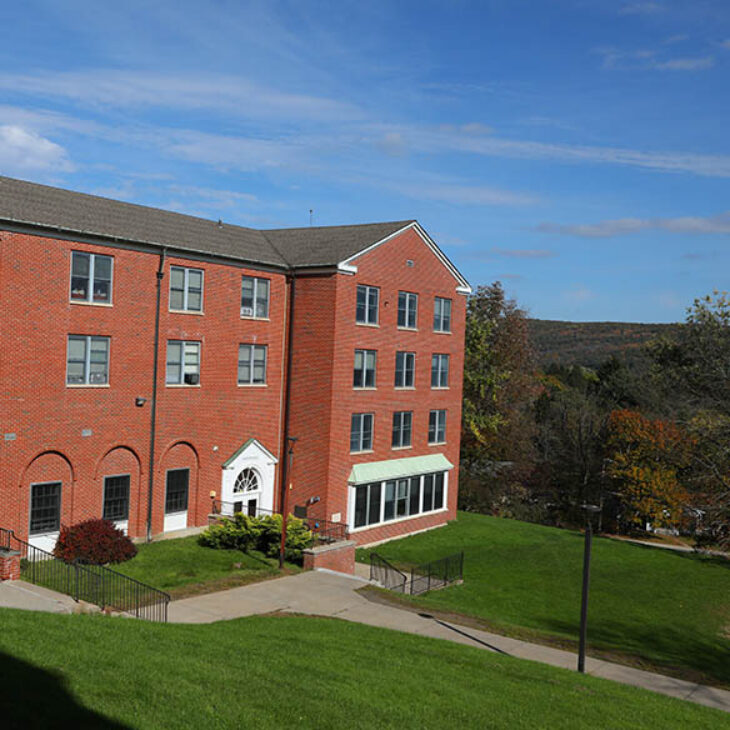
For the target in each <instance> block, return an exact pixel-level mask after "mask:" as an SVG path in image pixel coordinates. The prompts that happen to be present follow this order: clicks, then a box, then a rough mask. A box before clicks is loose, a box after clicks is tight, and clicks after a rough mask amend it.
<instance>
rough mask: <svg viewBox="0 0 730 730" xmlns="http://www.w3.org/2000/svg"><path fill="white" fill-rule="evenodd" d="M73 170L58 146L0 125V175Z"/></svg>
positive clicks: (62, 150) (27, 132) (36, 136)
mask: <svg viewBox="0 0 730 730" xmlns="http://www.w3.org/2000/svg"><path fill="white" fill-rule="evenodd" d="M73 169H74V168H73V165H72V164H71V162H70V161H69V159H68V155H67V153H66V150H64V148H63V147H61V146H60V145H58V144H56V143H55V142H51V140H49V139H46V138H45V137H41V136H40V135H39V134H37V133H36V132H33V131H32V130H28V129H24V128H23V127H20V126H16V125H8V124H6V125H0V170H2V171H3V172H5V173H8V172H10V173H18V172H35V171H40V170H43V171H46V170H50V171H53V172H70V171H72V170H73Z"/></svg>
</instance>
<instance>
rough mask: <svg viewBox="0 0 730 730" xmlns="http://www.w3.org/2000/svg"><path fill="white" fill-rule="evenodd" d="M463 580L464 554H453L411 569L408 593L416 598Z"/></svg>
mask: <svg viewBox="0 0 730 730" xmlns="http://www.w3.org/2000/svg"><path fill="white" fill-rule="evenodd" d="M463 578H464V553H463V552H460V553H455V554H454V555H448V556H446V557H445V558H439V559H438V560H432V561H431V562H430V563H424V564H423V565H418V566H416V567H415V568H413V569H412V570H411V580H410V582H409V585H408V587H409V589H410V590H409V591H408V592H409V593H410V594H411V595H412V596H416V595H418V594H419V593H425V592H426V591H432V590H434V589H436V588H443V587H444V586H447V585H449V584H451V583H454V582H455V581H457V580H463Z"/></svg>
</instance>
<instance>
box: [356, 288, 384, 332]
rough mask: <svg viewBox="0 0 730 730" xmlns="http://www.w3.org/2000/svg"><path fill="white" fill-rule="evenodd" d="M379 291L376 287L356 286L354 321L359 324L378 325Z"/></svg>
mask: <svg viewBox="0 0 730 730" xmlns="http://www.w3.org/2000/svg"><path fill="white" fill-rule="evenodd" d="M379 299H380V289H378V288H377V287H376V286H363V285H362V284H358V286H357V305H356V307H355V321H356V322H359V323H360V324H377V323H378V300H379Z"/></svg>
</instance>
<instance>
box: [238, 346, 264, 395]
mask: <svg viewBox="0 0 730 730" xmlns="http://www.w3.org/2000/svg"><path fill="white" fill-rule="evenodd" d="M266 349H267V348H266V345H239V346H238V384H239V385H264V384H265V383H266Z"/></svg>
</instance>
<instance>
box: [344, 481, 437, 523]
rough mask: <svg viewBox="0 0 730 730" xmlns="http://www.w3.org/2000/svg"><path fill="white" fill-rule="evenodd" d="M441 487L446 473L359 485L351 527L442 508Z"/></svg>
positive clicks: (404, 517)
mask: <svg viewBox="0 0 730 730" xmlns="http://www.w3.org/2000/svg"><path fill="white" fill-rule="evenodd" d="M444 485H445V472H437V473H435V474H425V475H423V476H412V477H406V478H402V479H391V480H388V481H384V482H373V483H371V484H359V485H357V486H356V487H355V488H354V491H355V494H354V501H355V503H354V510H353V517H352V523H353V528H358V527H367V526H369V525H377V524H379V523H381V522H389V521H390V520H396V519H406V518H408V517H415V516H417V515H419V514H421V513H425V512H433V511H434V510H439V509H442V508H443V507H444Z"/></svg>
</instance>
